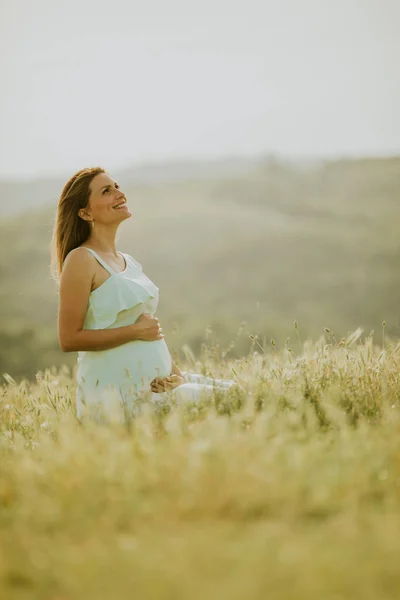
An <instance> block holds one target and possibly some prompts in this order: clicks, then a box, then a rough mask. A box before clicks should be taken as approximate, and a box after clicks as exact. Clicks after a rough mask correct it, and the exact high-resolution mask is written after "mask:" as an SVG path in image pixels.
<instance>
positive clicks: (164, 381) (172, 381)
mask: <svg viewBox="0 0 400 600" xmlns="http://www.w3.org/2000/svg"><path fill="white" fill-rule="evenodd" d="M183 383H185V379H184V377H182V376H181V375H176V374H175V373H173V374H171V375H169V376H168V377H156V378H155V379H153V381H152V382H151V386H150V387H151V391H152V392H155V393H160V392H167V391H168V390H173V389H175V388H176V387H178V386H179V385H182V384H183Z"/></svg>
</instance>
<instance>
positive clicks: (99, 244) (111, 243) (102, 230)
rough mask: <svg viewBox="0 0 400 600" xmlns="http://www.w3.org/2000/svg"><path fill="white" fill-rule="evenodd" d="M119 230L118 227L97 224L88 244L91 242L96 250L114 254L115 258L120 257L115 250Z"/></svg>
mask: <svg viewBox="0 0 400 600" xmlns="http://www.w3.org/2000/svg"><path fill="white" fill-rule="evenodd" d="M117 229H118V225H101V224H100V223H99V224H97V223H95V226H94V228H93V229H92V231H91V232H90V235H89V237H88V239H87V242H89V244H90V245H91V246H93V248H94V249H95V250H99V251H100V252H104V254H114V256H118V254H117V251H116V248H115V238H116V235H117Z"/></svg>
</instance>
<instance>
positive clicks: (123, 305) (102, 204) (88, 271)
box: [53, 167, 236, 421]
mask: <svg viewBox="0 0 400 600" xmlns="http://www.w3.org/2000/svg"><path fill="white" fill-rule="evenodd" d="M131 216H132V213H131V211H130V209H129V207H128V204H127V200H126V197H125V194H124V193H123V191H122V190H121V189H120V187H119V185H118V184H117V183H116V182H115V181H114V179H113V178H112V177H110V175H109V174H108V173H107V172H106V171H105V170H104V169H102V168H99V167H96V168H90V169H82V170H81V171H78V173H76V174H75V175H73V176H72V177H71V178H70V179H69V181H68V182H67V183H66V184H65V186H64V189H63V191H62V193H61V197H60V200H59V203H58V208H57V218H56V223H55V228H54V234H53V263H54V264H55V266H56V269H55V270H56V272H57V278H58V279H59V284H60V291H59V311H58V336H59V341H60V345H61V348H62V350H63V351H64V352H76V351H77V352H78V370H77V392H76V410H77V416H78V419H80V420H81V421H84V420H85V418H86V417H89V418H92V417H93V418H95V419H96V420H103V419H104V418H107V417H108V416H109V415H111V413H113V414H115V412H117V414H118V415H120V418H122V420H123V421H124V420H125V419H126V415H127V413H128V414H131V415H134V414H135V412H136V407H137V403H136V401H137V400H138V399H140V398H143V397H145V396H146V395H147V397H148V399H149V400H150V401H152V402H156V401H157V400H158V399H160V398H162V397H164V398H165V397H167V395H168V394H173V396H174V397H175V398H176V399H177V400H178V401H179V402H186V401H197V400H198V399H199V398H200V396H201V395H202V393H206V394H210V395H211V394H212V393H213V389H214V388H215V387H217V388H220V389H227V388H229V387H231V386H232V385H236V382H234V381H232V380H230V379H212V378H210V377H204V376H202V375H200V374H196V373H186V372H182V371H181V370H180V369H179V368H178V366H177V365H176V364H175V363H174V361H173V360H172V357H171V354H170V352H169V350H168V346H167V344H166V342H165V339H164V335H163V333H162V327H161V326H160V323H159V321H158V319H157V317H156V316H155V313H156V310H157V306H158V300H159V289H158V287H157V286H156V285H155V284H154V283H153V282H152V281H151V280H150V279H149V278H148V277H146V275H145V274H144V273H143V269H142V265H141V264H140V263H139V262H138V261H137V260H135V259H134V258H132V257H131V256H130V255H129V254H125V253H122V252H119V251H117V250H116V247H115V237H116V233H117V229H118V227H119V225H120V224H121V223H122V222H123V221H124V220H125V219H128V218H129V217H131Z"/></svg>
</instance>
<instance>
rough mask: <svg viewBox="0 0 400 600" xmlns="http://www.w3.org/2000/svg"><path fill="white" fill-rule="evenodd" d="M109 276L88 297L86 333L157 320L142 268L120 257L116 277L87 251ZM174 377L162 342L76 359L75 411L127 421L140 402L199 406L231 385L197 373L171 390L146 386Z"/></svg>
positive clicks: (151, 287)
mask: <svg viewBox="0 0 400 600" xmlns="http://www.w3.org/2000/svg"><path fill="white" fill-rule="evenodd" d="M86 249H87V250H88V251H89V252H90V253H91V254H92V255H93V256H94V257H95V258H96V260H97V261H98V262H99V263H100V264H101V265H102V267H103V268H104V269H106V271H107V272H108V273H109V275H110V276H109V278H108V279H107V280H106V281H105V282H104V283H103V284H102V285H101V286H100V287H98V288H96V289H95V290H94V291H93V292H91V294H90V296H89V303H88V307H87V312H86V316H85V322H84V329H113V328H116V327H123V326H126V325H132V324H133V323H136V321H137V319H138V318H139V316H140V315H141V314H143V313H150V314H152V315H154V314H155V312H156V310H157V306H158V301H159V289H158V287H157V286H156V285H155V284H154V283H153V282H152V281H151V280H150V279H149V278H148V277H146V275H145V274H144V273H143V269H142V265H141V264H140V263H139V262H137V261H136V260H135V259H134V258H132V257H131V256H130V255H129V254H122V253H121V254H122V256H123V257H124V259H125V263H126V267H125V269H124V271H121V272H115V271H113V270H112V269H111V267H109V266H108V265H107V263H106V262H105V261H103V259H102V258H101V257H100V256H99V255H98V254H97V253H96V252H95V251H94V250H92V249H91V248H86ZM171 372H172V359H171V355H170V352H169V350H168V347H167V344H166V342H165V340H164V339H160V340H155V341H152V342H147V341H144V340H134V341H132V342H128V343H126V344H122V345H121V346H118V347H116V348H112V349H109V350H96V351H81V352H79V353H78V370H77V391H76V409H77V416H78V419H80V420H81V421H83V420H84V419H85V417H86V416H89V417H94V418H95V420H103V419H104V418H109V417H110V418H111V417H112V418H116V419H117V420H120V419H122V421H125V419H126V415H127V414H131V415H135V414H137V412H138V407H139V406H140V399H143V398H144V397H146V398H147V399H148V401H149V402H151V403H153V404H158V403H160V402H163V401H165V400H166V399H167V397H168V398H171V394H172V397H173V398H175V399H176V400H177V401H178V402H197V401H198V400H199V399H200V397H202V396H203V395H206V396H207V395H212V394H213V390H214V388H219V389H223V390H226V389H228V388H230V387H231V386H232V385H236V382H235V381H232V380H230V379H214V378H211V377H205V376H203V375H200V374H198V373H187V372H182V375H183V376H184V379H185V383H184V384H182V385H180V386H178V387H177V388H175V389H174V390H170V391H167V392H161V393H155V392H152V391H151V388H150V384H151V381H153V379H155V378H156V377H166V376H168V375H170V374H171Z"/></svg>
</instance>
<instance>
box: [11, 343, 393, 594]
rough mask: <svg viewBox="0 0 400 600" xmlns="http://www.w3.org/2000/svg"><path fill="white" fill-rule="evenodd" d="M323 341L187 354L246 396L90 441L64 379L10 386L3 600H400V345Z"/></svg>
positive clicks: (61, 374)
mask: <svg viewBox="0 0 400 600" xmlns="http://www.w3.org/2000/svg"><path fill="white" fill-rule="evenodd" d="M327 333H328V336H327V337H328V340H330V341H329V342H328V341H327V340H326V339H325V338H321V339H320V340H318V341H317V342H316V343H311V342H305V343H304V344H302V351H301V352H300V353H299V354H298V355H294V353H293V351H292V349H291V348H289V346H288V344H287V345H286V348H285V349H283V350H280V351H277V350H273V352H272V353H268V354H267V353H264V352H263V350H262V349H261V347H258V346H257V343H256V342H257V340H255V344H254V349H255V352H254V353H252V354H250V355H249V356H248V357H247V358H243V359H240V360H235V361H230V360H228V358H227V357H226V356H225V357H223V356H222V355H223V352H222V353H221V352H219V351H218V349H216V348H215V347H211V346H210V347H209V348H207V347H204V348H203V355H202V360H201V361H200V362H196V361H195V359H194V358H193V357H192V356H191V354H190V349H187V350H186V358H187V364H186V365H184V364H181V365H180V366H181V367H182V368H186V369H187V370H190V371H193V372H202V373H204V374H207V375H208V374H212V375H214V376H215V377H224V378H233V379H237V381H238V382H239V383H240V384H241V388H237V389H230V390H228V391H226V392H225V393H224V394H221V393H216V394H215V396H214V398H213V399H204V400H203V401H202V402H201V403H200V404H199V405H196V406H194V405H186V406H174V405H171V404H163V405H160V406H159V407H157V409H154V408H153V407H151V406H150V405H147V404H145V403H144V404H143V405H142V410H141V414H140V416H139V417H138V418H137V419H136V420H135V421H134V422H133V423H130V424H125V425H123V424H118V423H112V424H109V425H96V424H86V425H84V426H82V425H81V424H80V423H79V422H78V421H77V420H76V418H75V415H74V393H75V388H74V378H73V377H71V374H70V373H69V372H68V369H64V370H63V369H61V370H60V371H57V372H55V371H54V372H52V371H51V370H49V371H47V372H45V373H40V374H38V378H37V382H36V383H35V384H29V383H28V382H23V383H20V384H16V383H14V382H13V380H12V379H11V378H9V377H7V376H6V379H7V381H5V384H4V386H3V388H2V389H1V392H0V393H1V397H0V581H1V584H0V597H1V598H7V599H8V598H10V599H14V598H18V599H19V598H21V599H25V598H26V599H28V598H29V599H31V598H32V599H36V598H38V599H51V600H67V599H81V598H82V599H89V600H91V599H96V600H102V599H107V600H108V599H114V598H117V599H119V598H139V599H141V598H171V599H175V598H182V599H185V600H186V599H194V600H197V599H200V598H201V599H203V598H204V597H207V598H216V599H217V598H218V599H222V598H230V599H231V598H233V599H237V600H239V599H242V598H257V599H264V598H279V599H286V598H296V599H297V598H304V599H306V598H307V599H309V598H318V599H321V598H323V599H328V598H329V599H332V600H334V599H335V600H338V599H339V598H352V599H353V598H360V599H363V600H365V599H371V600H372V599H373V600H377V599H385V598H397V597H399V595H398V594H399V592H398V590H399V589H400V574H399V568H398V566H399V557H400V538H399V531H400V451H399V447H400V445H399V439H400V416H399V415H400V345H395V344H390V343H389V344H388V345H387V347H386V348H385V349H382V348H381V347H378V346H374V345H373V343H372V340H371V339H367V340H364V341H363V342H360V341H359V336H360V332H355V333H354V334H353V335H352V336H349V338H348V339H347V340H341V341H336V340H334V339H332V336H330V335H329V332H327ZM299 343H300V342H299ZM272 348H274V347H273V345H272Z"/></svg>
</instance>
